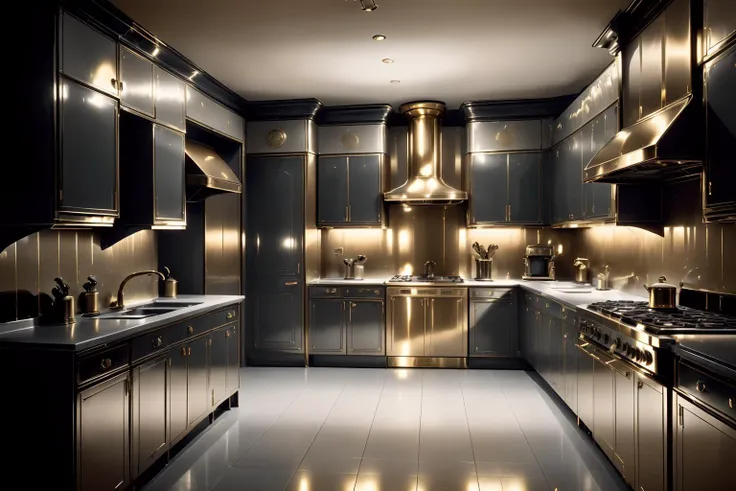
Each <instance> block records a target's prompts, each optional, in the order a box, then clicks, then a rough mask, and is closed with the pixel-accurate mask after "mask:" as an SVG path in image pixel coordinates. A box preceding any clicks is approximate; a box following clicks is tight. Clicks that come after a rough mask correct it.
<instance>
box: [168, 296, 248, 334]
mask: <svg viewBox="0 0 736 491" xmlns="http://www.w3.org/2000/svg"><path fill="white" fill-rule="evenodd" d="M239 318H240V309H239V308H238V306H236V305H232V306H230V307H227V308H224V309H222V310H218V311H216V312H212V313H210V314H206V315H201V316H199V317H193V318H191V319H187V320H185V321H181V322H179V323H177V324H174V325H172V326H169V327H167V328H166V334H165V336H166V340H167V341H168V343H169V344H174V343H178V342H179V341H184V340H186V339H189V338H193V337H195V336H199V335H200V334H204V333H206V332H207V331H210V330H212V329H214V328H215V327H220V326H222V325H225V324H227V323H229V322H236V321H237V320H238V319H239Z"/></svg>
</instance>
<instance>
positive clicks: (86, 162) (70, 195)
mask: <svg viewBox="0 0 736 491" xmlns="http://www.w3.org/2000/svg"><path fill="white" fill-rule="evenodd" d="M61 94H62V96H61V104H60V108H59V109H60V116H59V117H60V124H61V128H60V142H61V154H60V171H61V176H60V181H61V188H60V189H59V200H58V202H59V210H60V211H62V212H70V213H75V214H76V213H82V214H95V215H102V216H117V214H118V199H117V190H118V157H117V122H118V104H117V101H116V100H115V99H113V98H111V97H108V96H106V95H103V94H101V93H100V92H96V91H94V90H92V89H89V88H87V87H84V86H82V85H80V84H77V83H75V82H72V81H70V80H66V79H62V81H61Z"/></svg>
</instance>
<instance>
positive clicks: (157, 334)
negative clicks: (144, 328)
mask: <svg viewBox="0 0 736 491" xmlns="http://www.w3.org/2000/svg"><path fill="white" fill-rule="evenodd" d="M167 333H168V331H167V329H158V330H156V331H153V332H149V333H148V334H144V335H143V336H139V337H137V338H135V339H134V340H133V343H132V345H131V359H132V360H133V362H135V361H136V360H140V359H141V358H145V357H146V356H148V355H150V354H153V353H156V352H157V351H161V350H162V349H165V348H166V347H167V346H169V344H171V343H170V341H169V340H168V338H167Z"/></svg>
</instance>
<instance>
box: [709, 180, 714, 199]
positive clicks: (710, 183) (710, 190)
mask: <svg viewBox="0 0 736 491" xmlns="http://www.w3.org/2000/svg"><path fill="white" fill-rule="evenodd" d="M708 196H713V183H712V182H711V181H708Z"/></svg>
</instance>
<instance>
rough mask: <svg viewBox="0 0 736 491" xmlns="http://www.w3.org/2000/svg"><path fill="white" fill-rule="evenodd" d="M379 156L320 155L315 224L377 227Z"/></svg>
mask: <svg viewBox="0 0 736 491" xmlns="http://www.w3.org/2000/svg"><path fill="white" fill-rule="evenodd" d="M382 160H383V155H380V154H375V155H345V156H322V157H319V161H318V165H317V225H318V226H320V227H328V226H330V227H344V226H363V227H364V226H379V225H381V223H382V218H383V217H382V215H383V186H382V182H383V168H382V165H383V164H382Z"/></svg>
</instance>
